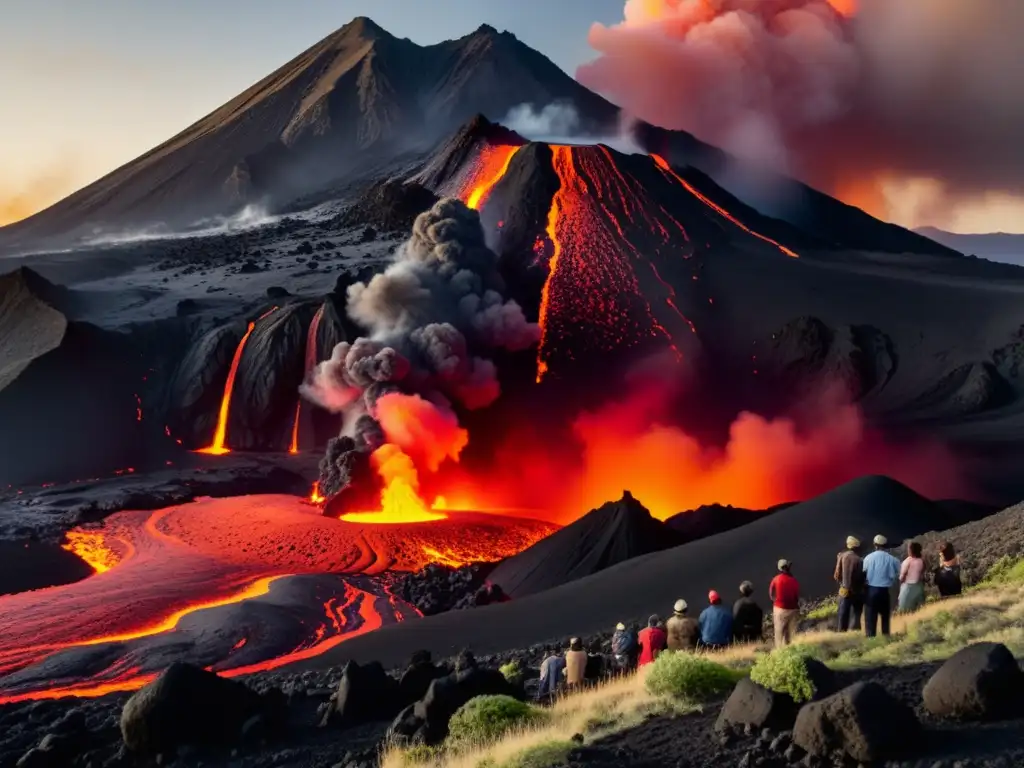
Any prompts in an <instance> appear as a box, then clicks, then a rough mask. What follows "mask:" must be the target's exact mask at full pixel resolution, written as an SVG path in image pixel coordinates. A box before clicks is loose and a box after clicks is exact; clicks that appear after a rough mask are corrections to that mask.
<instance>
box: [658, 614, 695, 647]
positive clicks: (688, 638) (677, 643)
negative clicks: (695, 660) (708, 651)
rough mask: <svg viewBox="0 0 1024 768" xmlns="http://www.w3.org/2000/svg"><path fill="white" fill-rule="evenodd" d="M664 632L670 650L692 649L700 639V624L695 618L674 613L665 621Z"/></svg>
mask: <svg viewBox="0 0 1024 768" xmlns="http://www.w3.org/2000/svg"><path fill="white" fill-rule="evenodd" d="M665 634H666V635H668V649H669V650H670V651H692V650H694V649H695V648H696V647H697V641H698V640H700V626H699V625H698V624H697V620H696V619H691V618H690V617H689V616H683V615H681V614H678V613H675V614H673V615H672V618H670V619H669V620H668V621H666V622H665Z"/></svg>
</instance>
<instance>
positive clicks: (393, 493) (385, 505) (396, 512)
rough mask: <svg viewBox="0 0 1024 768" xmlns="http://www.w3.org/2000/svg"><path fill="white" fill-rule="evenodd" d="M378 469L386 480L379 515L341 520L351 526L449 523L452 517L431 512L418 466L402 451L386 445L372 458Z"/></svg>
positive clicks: (359, 514) (356, 514) (362, 514)
mask: <svg viewBox="0 0 1024 768" xmlns="http://www.w3.org/2000/svg"><path fill="white" fill-rule="evenodd" d="M370 461H371V462H372V464H373V467H374V469H376V470H377V473H378V474H379V475H380V476H381V477H382V478H383V479H384V490H383V491H381V495H380V511H379V512H349V513H347V514H345V515H342V517H341V519H342V520H344V521H345V522H347V523H375V524H390V525H394V524H396V523H428V522H432V521H434V520H445V519H447V517H448V515H446V514H444V513H442V512H436V511H431V510H430V508H429V507H427V503H426V502H425V501H423V499H422V498H420V488H419V476H418V474H417V472H416V465H415V464H413V462H412V459H410V458H409V457H408V456H407V455H406V454H405V453H404V452H403V451H402V449H401V448H399V447H398V446H396V445H392V444H390V443H385V444H384V445H382V446H381V447H380V448H378V449H377V450H376V451H374V452H373V455H372V456H371V457H370Z"/></svg>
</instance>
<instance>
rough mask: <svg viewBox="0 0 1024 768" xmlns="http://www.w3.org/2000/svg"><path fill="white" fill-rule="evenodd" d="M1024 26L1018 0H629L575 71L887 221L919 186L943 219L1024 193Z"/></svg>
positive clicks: (622, 99) (1023, 7) (619, 97)
mask: <svg viewBox="0 0 1024 768" xmlns="http://www.w3.org/2000/svg"><path fill="white" fill-rule="evenodd" d="M1021 29H1024V3H1020V2H1006V1H1005V0H971V1H970V2H964V0H682V1H680V0H627V2H626V5H625V20H624V21H623V22H622V23H620V24H617V25H615V26H612V27H605V26H603V25H600V24H595V25H594V27H593V28H592V29H591V31H590V37H589V40H590V44H591V46H592V47H593V48H595V49H596V50H597V51H598V52H599V53H600V56H599V58H597V59H596V60H595V61H593V62H591V63H589V64H586V65H584V66H582V67H580V69H579V71H578V72H577V77H578V79H579V80H580V81H581V82H582V83H583V84H584V85H586V86H588V87H590V88H592V89H594V90H596V91H598V92H601V93H604V94H606V95H608V96H609V97H610V98H612V100H614V101H615V102H616V103H618V104H620V105H621V106H622V107H623V109H624V110H625V111H626V112H628V113H630V114H631V115H633V116H635V117H637V118H640V119H642V120H645V121H647V122H650V123H653V124H655V125H658V126H660V127H663V128H670V129H681V130H686V131H689V132H691V133H693V134H695V135H696V136H697V137H698V138H701V139H703V140H705V141H708V142H710V143H712V144H717V145H718V146H721V147H723V148H725V149H727V150H729V151H730V152H733V153H734V154H738V155H741V156H745V157H746V158H748V159H754V160H757V161H760V162H762V163H765V164H770V165H771V166H772V167H773V168H774V169H775V170H783V171H787V172H789V173H792V174H794V175H796V176H798V177H800V178H802V179H804V180H805V181H807V182H809V183H810V184H812V185H813V186H816V187H819V188H821V189H823V190H824V191H827V192H830V193H831V194H834V195H837V196H839V197H841V198H843V199H845V200H846V201H847V202H850V203H853V204H856V205H860V206H861V207H864V208H866V209H867V210H869V212H871V213H874V214H876V215H884V214H885V213H886V212H887V211H886V200H885V197H884V196H883V192H884V191H885V190H887V189H888V191H889V192H890V194H891V193H892V191H893V189H894V188H898V187H895V185H896V184H897V183H899V182H903V183H904V184H910V183H911V182H913V183H914V185H915V189H919V190H920V189H924V190H926V191H927V194H926V195H920V194H918V195H917V197H918V198H919V199H920V200H921V201H922V202H926V203H927V204H928V205H929V206H931V210H930V211H929V212H927V213H930V215H932V216H938V215H940V214H941V213H942V211H943V209H944V208H946V207H948V206H949V205H951V204H955V203H958V202H961V201H963V200H964V199H966V198H970V197H975V196H979V195H981V194H983V193H989V192H1005V193H1009V194H1013V193H1021V192H1024V143H1022V142H1021V141H1020V140H1019V137H1020V136H1021V135H1022V133H1024V90H1022V89H1021V88H1019V87H1017V86H1016V85H1015V84H1016V83H1017V81H1018V80H1019V77H1020V76H1021V75H1022V74H1024V64H1022V62H1024V59H1022V58H1021V56H1020V53H1019V37H1020V30H1021ZM903 213H904V218H905V219H906V221H905V222H904V223H908V224H913V223H926V222H924V221H923V220H922V216H923V215H925V214H926V212H925V211H922V210H918V211H904V212H903Z"/></svg>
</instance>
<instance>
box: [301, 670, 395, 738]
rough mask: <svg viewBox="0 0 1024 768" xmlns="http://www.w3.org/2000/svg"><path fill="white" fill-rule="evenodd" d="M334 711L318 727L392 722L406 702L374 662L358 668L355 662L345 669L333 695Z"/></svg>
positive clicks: (391, 681) (391, 679)
mask: <svg viewBox="0 0 1024 768" xmlns="http://www.w3.org/2000/svg"><path fill="white" fill-rule="evenodd" d="M333 699H334V703H333V707H332V708H331V709H330V710H329V711H328V712H327V714H325V716H324V720H323V722H322V723H321V725H326V724H327V723H328V721H329V720H331V719H334V720H337V721H338V722H339V723H340V724H342V725H353V724H355V723H361V722H369V721H372V720H386V719H388V718H392V717H394V716H395V714H396V713H397V712H398V711H399V710H400V709H402V707H403V706H405V705H406V704H407V703H408V702H403V701H402V699H401V697H400V689H399V684H398V682H396V681H395V679H394V678H393V677H391V676H389V675H388V674H387V673H386V672H385V671H384V667H382V666H381V665H380V664H378V663H376V662H370V663H369V664H366V665H365V666H359V665H358V664H356V663H355V662H354V661H350V662H349V663H348V664H346V665H345V668H344V670H343V671H342V674H341V681H340V682H339V683H338V690H337V691H335V693H334V696H333Z"/></svg>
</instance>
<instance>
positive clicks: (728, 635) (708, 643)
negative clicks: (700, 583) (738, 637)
mask: <svg viewBox="0 0 1024 768" xmlns="http://www.w3.org/2000/svg"><path fill="white" fill-rule="evenodd" d="M708 603H710V605H708V607H707V608H705V609H704V610H703V611H702V612H701V614H700V619H699V621H698V624H699V625H700V647H701V648H706V649H707V650H709V651H718V650H721V649H723V648H725V647H727V646H728V645H729V643H731V642H732V611H730V610H729V609H728V608H726V607H725V606H724V605H722V598H721V597H719V595H718V593H717V592H716V591H715V590H713V589H712V590H711V591H710V592H708Z"/></svg>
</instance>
